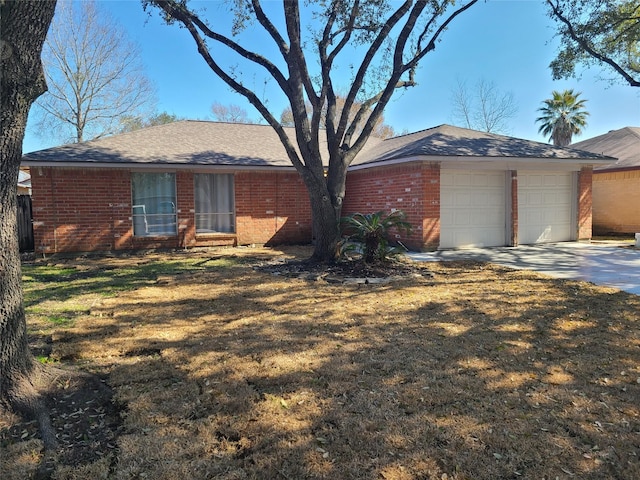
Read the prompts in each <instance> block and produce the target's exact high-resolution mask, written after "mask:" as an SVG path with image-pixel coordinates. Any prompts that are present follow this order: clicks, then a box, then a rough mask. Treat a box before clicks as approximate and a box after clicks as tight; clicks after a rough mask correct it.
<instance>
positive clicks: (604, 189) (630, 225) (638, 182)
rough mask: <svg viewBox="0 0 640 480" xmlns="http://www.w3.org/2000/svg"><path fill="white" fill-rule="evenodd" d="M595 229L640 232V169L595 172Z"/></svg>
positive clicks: (600, 230)
mask: <svg viewBox="0 0 640 480" xmlns="http://www.w3.org/2000/svg"><path fill="white" fill-rule="evenodd" d="M593 231H594V232H595V233H597V234H607V233H638V232H640V168H636V169H633V170H631V169H630V170H618V171H602V172H598V171H596V172H594V173H593Z"/></svg>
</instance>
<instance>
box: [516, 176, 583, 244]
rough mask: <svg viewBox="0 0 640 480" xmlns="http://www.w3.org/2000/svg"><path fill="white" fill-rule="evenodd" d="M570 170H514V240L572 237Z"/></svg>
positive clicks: (536, 241) (566, 238) (533, 240)
mask: <svg viewBox="0 0 640 480" xmlns="http://www.w3.org/2000/svg"><path fill="white" fill-rule="evenodd" d="M573 192H574V184H573V178H572V173H571V172H522V171H520V172H518V243H520V244H533V243H545V242H562V241H567V240H572V237H573V234H572V231H573V220H572V217H573V197H574V193H573Z"/></svg>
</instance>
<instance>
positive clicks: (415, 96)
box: [23, 0, 640, 153]
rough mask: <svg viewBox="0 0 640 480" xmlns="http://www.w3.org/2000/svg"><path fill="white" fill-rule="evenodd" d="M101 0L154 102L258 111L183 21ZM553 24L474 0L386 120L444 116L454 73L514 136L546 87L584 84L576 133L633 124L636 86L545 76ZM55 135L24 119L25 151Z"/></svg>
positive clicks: (596, 77) (503, 4) (127, 0)
mask: <svg viewBox="0 0 640 480" xmlns="http://www.w3.org/2000/svg"><path fill="white" fill-rule="evenodd" d="M101 3H103V7H104V8H105V9H106V10H108V11H109V12H110V13H111V14H112V15H113V17H114V18H115V19H117V20H118V21H119V22H121V23H122V24H123V26H124V27H125V28H126V30H127V31H128V33H129V35H130V37H131V39H132V40H134V41H135V42H137V43H138V44H139V45H140V47H141V52H142V61H143V63H144V65H145V67H146V71H147V75H148V76H149V77H150V78H151V80H152V81H153V82H154V84H155V87H156V91H157V100H158V104H157V111H159V112H164V111H166V112H168V113H172V114H175V115H178V116H179V117H183V118H190V119H211V111H210V107H211V104H212V103H213V102H216V101H217V102H220V103H223V104H237V105H241V106H242V107H243V108H245V109H246V110H247V112H248V113H249V116H250V117H252V118H255V119H258V118H259V114H258V113H257V111H255V110H253V109H252V107H251V106H250V105H249V104H247V103H246V102H245V101H244V99H243V97H241V96H240V95H238V94H235V93H234V92H232V91H230V89H229V88H228V87H226V86H225V85H224V84H223V83H222V81H220V80H218V79H217V77H216V76H215V75H214V74H213V72H212V71H211V70H210V69H209V67H208V66H207V65H206V64H205V62H204V60H203V59H202V58H201V57H200V55H199V54H198V53H197V51H196V48H195V43H194V42H193V40H192V39H191V37H190V36H189V34H188V32H187V31H186V30H184V29H180V28H178V27H177V26H167V25H164V24H163V23H162V22H161V21H160V19H159V18H158V16H157V15H152V16H151V17H149V16H148V15H147V14H146V13H144V12H143V10H142V7H141V3H140V2H139V1H138V0H102V2H101ZM202 4H203V5H205V6H206V8H207V12H208V13H212V14H215V15H216V16H218V17H219V16H222V15H225V6H224V5H223V4H222V3H221V2H220V1H213V0H212V1H208V2H202ZM256 28H258V27H256ZM554 32H555V30H554V27H553V22H552V20H551V19H549V18H548V17H547V15H546V12H545V8H544V5H543V2H542V1H541V0H488V1H486V2H479V3H478V4H477V5H475V6H474V7H472V8H471V9H470V10H469V11H467V12H465V13H464V14H462V16H460V17H458V18H457V19H456V20H455V21H454V23H453V24H452V25H451V26H450V27H449V29H448V30H447V31H446V32H445V33H444V35H443V36H442V41H441V42H440V43H439V44H438V47H437V48H436V50H435V51H433V52H431V53H430V54H429V55H428V56H427V57H426V58H425V60H424V61H423V63H422V64H421V67H420V69H419V71H418V75H417V81H418V84H419V85H418V86H417V87H414V88H411V89H408V90H406V91H405V92H404V93H402V94H401V95H397V96H395V97H394V99H393V100H392V101H391V103H390V104H389V106H388V107H387V109H386V111H385V120H386V123H388V124H390V125H391V126H392V127H394V128H395V129H396V131H403V130H408V131H417V130H421V129H425V128H430V127H433V126H437V125H440V124H443V123H450V124H451V123H453V120H454V119H453V116H452V99H451V97H452V89H453V88H454V86H455V85H456V83H457V81H458V79H461V80H463V81H466V83H467V84H468V86H472V85H473V84H475V83H476V82H478V81H479V80H481V79H483V80H485V81H487V82H493V83H494V84H495V86H496V87H497V88H498V89H499V90H500V91H502V92H511V93H512V94H513V97H514V99H515V102H516V104H517V106H518V113H517V115H516V117H515V118H513V119H512V121H511V123H512V125H511V128H510V134H511V135H513V136H514V137H519V138H526V139H530V140H537V141H547V139H546V138H543V137H542V136H540V135H539V134H538V132H537V130H538V126H537V124H536V123H535V118H536V117H537V116H538V112H537V109H538V108H539V107H540V105H541V102H542V100H544V99H545V98H549V97H550V94H551V91H552V90H564V89H568V88H573V89H574V90H576V91H579V92H582V96H581V98H584V99H586V100H587V103H586V107H587V110H588V111H589V112H590V117H589V123H588V126H587V128H586V129H585V132H584V134H583V135H581V136H579V137H574V141H580V140H583V139H586V138H590V137H594V136H597V135H600V134H603V133H606V132H608V131H609V130H614V129H618V128H622V127H625V126H640V89H639V88H633V87H630V86H628V85H625V84H623V83H622V82H620V81H616V82H615V83H611V82H609V81H607V79H608V78H615V76H614V75H613V74H612V73H610V72H609V71H607V70H604V69H598V68H592V69H590V70H585V71H583V72H582V75H581V78H578V79H570V80H562V81H553V80H552V79H551V72H550V70H549V68H548V65H549V62H550V61H551V60H552V59H553V58H554V55H555V52H556V50H557V41H556V40H555V39H554ZM256 82H257V83H260V80H259V79H258V80H256ZM263 94H264V95H265V96H266V97H267V98H269V99H270V100H271V98H273V101H271V102H270V105H271V107H272V109H273V110H274V111H275V112H277V113H279V112H280V111H282V109H283V108H284V106H285V104H284V103H283V102H282V101H281V99H280V98H279V97H278V96H276V95H275V94H274V92H270V91H265V92H264V93H263ZM55 145H57V141H56V140H55V139H51V138H46V137H45V138H43V137H41V136H40V135H36V132H35V128H34V126H33V124H32V122H29V123H28V125H27V134H26V136H25V142H24V147H23V150H24V152H25V153H26V152H30V151H34V150H39V149H42V148H48V147H51V146H55Z"/></svg>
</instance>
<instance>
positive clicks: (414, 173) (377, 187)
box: [342, 162, 440, 250]
mask: <svg viewBox="0 0 640 480" xmlns="http://www.w3.org/2000/svg"><path fill="white" fill-rule="evenodd" d="M391 209H398V210H403V211H404V212H405V213H406V214H407V219H408V221H409V222H410V223H411V224H412V225H413V233H412V235H411V236H410V237H408V238H402V240H403V243H405V242H406V244H407V245H408V246H410V247H412V248H417V249H421V250H430V249H435V248H437V247H438V245H439V244H440V167H439V165H437V164H429V163H417V162H413V163H407V164H402V165H395V166H387V167H378V168H370V169H366V170H356V171H354V172H350V173H349V176H348V177H347V189H346V195H345V201H344V205H343V210H342V212H343V214H344V215H348V214H350V213H356V212H359V213H373V212H377V211H380V210H384V211H391Z"/></svg>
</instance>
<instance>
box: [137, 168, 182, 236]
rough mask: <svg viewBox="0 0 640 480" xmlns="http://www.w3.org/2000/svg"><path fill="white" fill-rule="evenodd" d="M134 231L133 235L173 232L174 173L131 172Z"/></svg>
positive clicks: (175, 223)
mask: <svg viewBox="0 0 640 480" xmlns="http://www.w3.org/2000/svg"><path fill="white" fill-rule="evenodd" d="M131 188H132V199H133V200H132V202H133V203H132V210H133V234H134V235H135V236H136V237H151V236H155V235H176V225H177V222H176V177H175V174H174V173H132V174H131Z"/></svg>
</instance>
